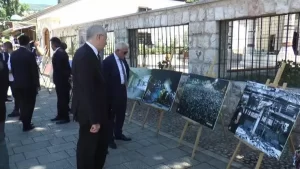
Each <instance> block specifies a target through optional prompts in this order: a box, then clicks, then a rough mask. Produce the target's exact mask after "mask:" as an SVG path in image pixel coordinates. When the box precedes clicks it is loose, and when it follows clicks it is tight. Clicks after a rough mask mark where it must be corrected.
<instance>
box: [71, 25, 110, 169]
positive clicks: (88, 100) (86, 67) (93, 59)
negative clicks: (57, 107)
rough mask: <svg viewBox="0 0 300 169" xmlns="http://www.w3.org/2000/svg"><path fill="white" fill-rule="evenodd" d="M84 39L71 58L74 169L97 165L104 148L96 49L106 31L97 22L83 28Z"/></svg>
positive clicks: (90, 168) (102, 93)
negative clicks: (75, 126) (75, 130)
mask: <svg viewBox="0 0 300 169" xmlns="http://www.w3.org/2000/svg"><path fill="white" fill-rule="evenodd" d="M86 39H87V42H86V43H85V44H84V45H83V46H82V47H80V48H79V49H78V50H77V51H76V53H75V55H74V59H73V62H72V75H73V98H72V108H71V112H72V113H73V114H74V120H76V121H78V122H79V126H80V128H79V139H78V143H77V152H76V157H77V169H101V168H103V166H104V163H105V159H106V155H107V148H108V129H109V123H108V108H107V102H106V98H107V97H106V96H107V95H106V91H107V89H106V82H105V80H104V76H103V71H102V67H101V59H100V55H99V51H101V50H103V49H104V47H105V45H106V40H107V33H106V31H105V29H104V28H103V27H102V26H100V25H93V26H91V27H89V28H88V29H87V32H86Z"/></svg>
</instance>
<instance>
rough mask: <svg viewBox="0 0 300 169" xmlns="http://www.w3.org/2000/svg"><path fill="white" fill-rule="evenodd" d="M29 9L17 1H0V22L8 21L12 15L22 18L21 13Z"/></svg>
mask: <svg viewBox="0 0 300 169" xmlns="http://www.w3.org/2000/svg"><path fill="white" fill-rule="evenodd" d="M28 9H29V5H27V4H22V3H20V2H19V0H2V1H0V18H1V20H10V18H11V16H12V15H15V14H16V15H19V16H23V13H24V12H25V11H27V10H28Z"/></svg>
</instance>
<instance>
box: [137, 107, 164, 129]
mask: <svg viewBox="0 0 300 169" xmlns="http://www.w3.org/2000/svg"><path fill="white" fill-rule="evenodd" d="M149 111H150V106H149V107H148V109H147V113H146V116H145V118H144V122H143V125H142V128H143V129H144V127H145V124H146V122H147V119H148V114H149ZM158 113H159V120H158V122H157V130H156V134H159V132H160V127H161V122H162V119H163V117H164V113H165V111H164V110H162V109H158Z"/></svg>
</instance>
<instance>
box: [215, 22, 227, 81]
mask: <svg viewBox="0 0 300 169" xmlns="http://www.w3.org/2000/svg"><path fill="white" fill-rule="evenodd" d="M224 23H226V21H222V22H221V23H220V25H219V31H220V36H219V48H220V50H219V58H218V61H219V63H218V65H219V68H218V76H217V77H218V78H221V77H220V75H221V56H222V55H221V53H222V50H224V49H223V44H222V37H223V34H224V32H222V25H223V24H224Z"/></svg>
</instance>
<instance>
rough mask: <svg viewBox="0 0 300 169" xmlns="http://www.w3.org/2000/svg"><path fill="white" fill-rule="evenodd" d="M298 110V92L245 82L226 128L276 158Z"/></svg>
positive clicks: (299, 101)
mask: <svg viewBox="0 0 300 169" xmlns="http://www.w3.org/2000/svg"><path fill="white" fill-rule="evenodd" d="M299 111H300V95H298V94H295V93H290V92H287V91H285V90H282V89H278V88H273V87H268V86H266V85H263V84H259V83H255V82H247V85H246V88H245V90H244V93H243V96H242V98H241V100H240V102H239V105H238V107H237V109H236V111H235V113H234V115H233V117H232V119H231V123H230V125H229V127H228V129H229V130H230V131H231V132H233V133H234V134H235V135H236V136H237V137H239V138H240V139H241V140H243V141H245V142H246V143H248V144H250V145H252V146H253V147H255V148H257V149H258V150H260V151H262V152H264V153H265V154H267V155H268V156H270V157H274V158H277V159H278V160H279V158H280V156H281V154H282V152H283V150H284V147H285V145H286V142H287V140H288V137H289V135H290V133H291V131H292V129H293V126H294V123H295V122H296V119H297V117H298V114H299Z"/></svg>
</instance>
